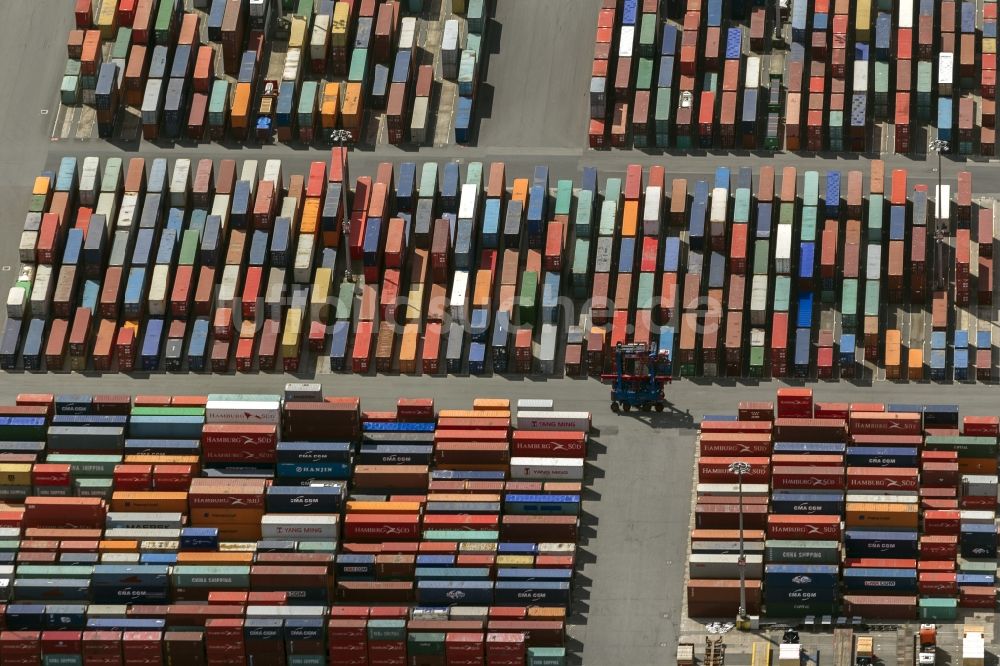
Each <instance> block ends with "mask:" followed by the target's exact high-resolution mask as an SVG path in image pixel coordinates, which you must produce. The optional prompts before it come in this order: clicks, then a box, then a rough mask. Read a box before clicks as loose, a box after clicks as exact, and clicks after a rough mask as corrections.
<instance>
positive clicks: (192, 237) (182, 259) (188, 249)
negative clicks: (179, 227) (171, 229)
mask: <svg viewBox="0 0 1000 666" xmlns="http://www.w3.org/2000/svg"><path fill="white" fill-rule="evenodd" d="M200 237H201V234H200V233H198V230H197V229H186V230H185V231H184V235H183V236H182V237H181V252H180V255H179V257H178V259H177V263H178V265H180V266H194V262H195V260H196V259H197V258H198V246H199V243H200V242H201V240H200Z"/></svg>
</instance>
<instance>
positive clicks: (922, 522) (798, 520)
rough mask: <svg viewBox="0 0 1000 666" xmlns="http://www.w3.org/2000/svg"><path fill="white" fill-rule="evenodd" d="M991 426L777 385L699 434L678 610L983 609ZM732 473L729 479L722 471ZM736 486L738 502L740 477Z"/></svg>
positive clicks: (869, 612) (913, 613)
mask: <svg viewBox="0 0 1000 666" xmlns="http://www.w3.org/2000/svg"><path fill="white" fill-rule="evenodd" d="M998 424H1000V421H998V419H997V417H978V416H966V417H964V418H961V419H960V417H959V409H958V406H957V405H892V404H890V405H883V404H858V403H852V404H847V403H843V404H841V403H814V402H813V396H812V392H811V390H809V389H780V390H779V392H778V396H777V410H775V408H774V405H773V404H772V403H770V402H767V403H741V404H740V406H739V410H738V413H737V414H736V415H733V416H721V415H720V416H711V417H706V419H705V421H703V422H702V425H701V434H700V439H699V452H698V463H697V475H698V482H697V497H696V499H695V510H694V528H693V532H692V537H691V555H690V563H689V569H690V575H691V580H690V581H689V583H688V590H687V595H688V614H689V616H691V617H715V616H727V615H732V613H734V612H735V610H736V606H737V605H738V603H739V580H738V575H737V574H738V565H737V559H738V558H739V556H740V553H739V549H738V548H739V547H738V544H737V543H735V542H738V541H739V539H740V536H741V535H740V533H739V523H738V518H739V515H740V513H742V515H743V521H744V522H743V524H744V532H743V534H742V536H743V538H744V540H745V544H744V547H743V548H744V551H743V552H744V554H745V556H746V573H747V578H748V586H747V591H748V595H747V599H748V601H747V605H748V612H749V613H751V614H758V613H759V614H764V615H766V616H768V617H769V618H792V617H804V616H817V617H818V616H822V615H837V614H840V615H848V616H858V617H863V618H865V619H869V620H886V619H911V620H912V619H917V618H918V617H919V618H920V619H921V620H923V621H942V620H944V621H947V620H953V619H955V618H956V617H957V615H958V613H959V609H975V608H992V607H993V606H994V604H995V603H996V579H995V578H996V558H997V517H996V509H997V435H998ZM734 462H742V463H745V467H744V472H743V474H742V479H740V478H738V476H737V474H736V471H735V470H734V468H733V467H732V463H734ZM740 480H742V495H741V496H742V498H743V499H742V505H741V504H740V500H739V497H740V489H739V488H738V485H739V484H738V482H739V481H740Z"/></svg>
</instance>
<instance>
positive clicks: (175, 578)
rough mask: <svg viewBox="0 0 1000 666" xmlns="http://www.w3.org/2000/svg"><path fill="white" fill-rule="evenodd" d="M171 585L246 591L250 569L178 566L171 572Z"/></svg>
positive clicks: (243, 567) (248, 584) (242, 567)
mask: <svg viewBox="0 0 1000 666" xmlns="http://www.w3.org/2000/svg"><path fill="white" fill-rule="evenodd" d="M170 584H171V585H172V586H173V587H208V588H212V589H237V590H238V589H244V590H245V589H248V588H249V586H250V567H247V566H195V565H190V564H178V565H176V566H174V568H173V569H171V571H170Z"/></svg>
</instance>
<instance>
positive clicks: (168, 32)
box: [153, 2, 177, 44]
mask: <svg viewBox="0 0 1000 666" xmlns="http://www.w3.org/2000/svg"><path fill="white" fill-rule="evenodd" d="M174 5H175V3H173V2H161V3H160V6H159V8H158V9H157V11H156V22H155V23H154V24H153V31H154V32H153V34H154V35H155V36H156V43H157V44H167V43H170V42H172V41H173V39H172V37H173V31H174V17H176V16H177V13H176V12H175V11H174Z"/></svg>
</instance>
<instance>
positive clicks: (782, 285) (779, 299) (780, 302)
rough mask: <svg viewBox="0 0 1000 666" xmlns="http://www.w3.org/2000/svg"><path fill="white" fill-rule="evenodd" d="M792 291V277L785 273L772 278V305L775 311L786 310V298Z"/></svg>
mask: <svg viewBox="0 0 1000 666" xmlns="http://www.w3.org/2000/svg"><path fill="white" fill-rule="evenodd" d="M791 291H792V278H790V277H789V276H787V275H778V276H775V278H774V301H773V303H774V305H773V309H774V311H775V312H788V298H789V294H790V293H791Z"/></svg>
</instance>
